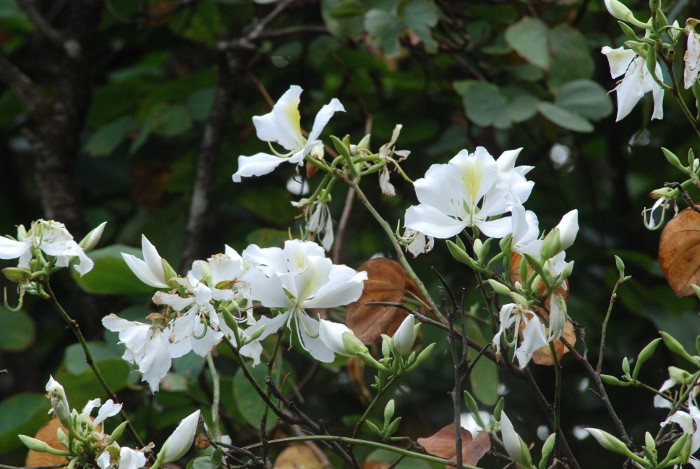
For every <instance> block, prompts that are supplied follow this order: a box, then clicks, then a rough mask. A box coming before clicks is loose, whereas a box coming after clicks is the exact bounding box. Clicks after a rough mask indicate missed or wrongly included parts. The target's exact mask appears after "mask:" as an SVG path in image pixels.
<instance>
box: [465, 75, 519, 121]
mask: <svg viewBox="0 0 700 469" xmlns="http://www.w3.org/2000/svg"><path fill="white" fill-rule="evenodd" d="M462 102H463V103H464V111H465V112H466V114H467V117H468V118H469V120H471V121H472V122H474V123H475V124H476V125H479V126H481V127H488V126H495V127H499V128H505V127H508V125H510V119H509V118H508V113H507V112H506V99H505V97H504V96H503V95H501V92H500V90H499V89H498V87H497V86H496V85H494V84H491V83H484V82H475V83H473V84H471V85H470V86H468V87H467V89H466V91H465V93H464V96H463V98H462Z"/></svg>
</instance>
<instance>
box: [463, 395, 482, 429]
mask: <svg viewBox="0 0 700 469" xmlns="http://www.w3.org/2000/svg"><path fill="white" fill-rule="evenodd" d="M464 404H465V405H466V406H467V409H469V410H470V411H471V413H472V415H473V416H474V420H475V421H476V423H477V424H478V425H479V426H480V427H481V428H486V422H484V419H482V418H481V414H480V413H479V406H478V405H477V403H476V400H475V399H474V396H472V395H471V394H470V393H469V391H464Z"/></svg>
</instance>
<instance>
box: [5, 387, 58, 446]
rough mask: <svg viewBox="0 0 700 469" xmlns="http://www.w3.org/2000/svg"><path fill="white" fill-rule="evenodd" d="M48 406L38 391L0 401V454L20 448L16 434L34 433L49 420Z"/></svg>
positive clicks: (46, 400) (47, 402) (20, 443)
mask: <svg viewBox="0 0 700 469" xmlns="http://www.w3.org/2000/svg"><path fill="white" fill-rule="evenodd" d="M50 408H51V405H50V404H49V400H48V399H46V396H44V395H43V394H40V393H21V394H15V395H14V396H12V397H10V398H8V399H5V400H4V401H2V402H0V454H5V453H9V452H10V451H13V450H15V449H17V448H22V447H23V446H24V445H22V442H21V441H20V439H19V438H17V435H18V434H20V433H21V434H23V435H34V434H35V433H36V432H37V431H38V430H39V428H41V426H42V425H43V424H44V423H45V422H46V421H48V420H49V414H48V411H49V409H50Z"/></svg>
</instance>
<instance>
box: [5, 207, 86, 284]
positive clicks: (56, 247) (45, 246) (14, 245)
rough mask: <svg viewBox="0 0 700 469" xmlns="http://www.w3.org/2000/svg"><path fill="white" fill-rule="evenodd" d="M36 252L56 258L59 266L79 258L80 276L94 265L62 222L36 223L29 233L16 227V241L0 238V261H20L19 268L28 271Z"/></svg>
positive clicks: (21, 226)
mask: <svg viewBox="0 0 700 469" xmlns="http://www.w3.org/2000/svg"><path fill="white" fill-rule="evenodd" d="M34 249H41V250H42V251H43V252H44V253H45V254H47V255H49V256H52V257H55V258H56V265H57V266H59V267H68V264H69V263H70V261H71V259H73V258H76V257H77V258H78V263H77V264H76V265H75V270H77V271H78V272H79V273H80V275H81V276H82V275H85V274H86V273H88V272H90V270H92V267H93V266H94V262H93V261H92V259H90V258H89V257H88V256H87V255H86V254H85V251H83V248H81V247H80V245H79V244H78V243H77V242H76V241H75V240H74V239H73V236H72V235H71V234H70V233H69V232H68V230H67V229H66V227H65V225H64V224H63V223H59V222H57V221H53V220H48V221H47V220H41V219H40V220H36V221H33V222H32V224H31V226H30V228H29V231H27V230H26V229H25V228H24V226H23V225H19V226H18V227H17V239H16V240H15V239H12V238H9V237H6V236H0V259H17V258H19V265H18V267H20V268H22V269H28V268H29V261H31V260H32V256H33V252H32V250H34Z"/></svg>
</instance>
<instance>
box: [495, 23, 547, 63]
mask: <svg viewBox="0 0 700 469" xmlns="http://www.w3.org/2000/svg"><path fill="white" fill-rule="evenodd" d="M548 32H549V30H548V29H547V25H546V24H544V23H543V22H542V20H540V19H538V18H532V17H529V16H526V17H524V18H523V19H521V20H520V21H518V22H517V23H515V24H514V25H512V26H510V27H508V29H506V34H505V38H506V42H507V43H508V45H509V46H510V47H511V48H512V49H513V50H514V51H516V52H517V53H518V54H519V55H520V56H521V57H522V58H524V59H525V60H527V61H528V62H530V63H531V64H533V65H536V66H538V67H539V68H541V69H543V70H547V69H549V45H548V40H547V38H548Z"/></svg>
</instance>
